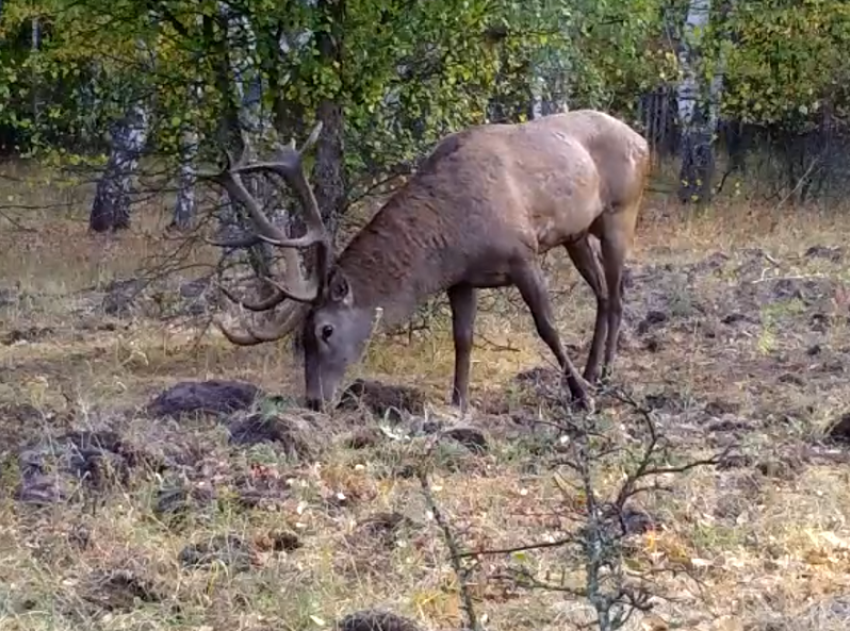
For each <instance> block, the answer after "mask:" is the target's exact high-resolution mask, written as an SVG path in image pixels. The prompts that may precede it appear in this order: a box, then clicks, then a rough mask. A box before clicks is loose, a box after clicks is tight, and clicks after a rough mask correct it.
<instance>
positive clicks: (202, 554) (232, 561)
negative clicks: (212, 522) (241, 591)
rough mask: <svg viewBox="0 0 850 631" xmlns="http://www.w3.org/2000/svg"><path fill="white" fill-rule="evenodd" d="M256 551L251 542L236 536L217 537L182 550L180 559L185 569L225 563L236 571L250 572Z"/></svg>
mask: <svg viewBox="0 0 850 631" xmlns="http://www.w3.org/2000/svg"><path fill="white" fill-rule="evenodd" d="M254 554H255V550H254V548H253V546H252V545H251V544H250V542H247V541H245V540H243V539H242V538H240V537H238V536H236V535H234V534H227V535H216V536H215V537H213V538H212V539H210V540H209V541H204V542H199V543H194V544H190V545H188V546H186V547H185V548H183V550H181V552H180V556H179V557H178V559H179V561H180V564H181V565H183V566H185V567H190V568H198V567H208V566H210V565H213V564H214V563H223V564H225V565H227V566H228V567H230V568H231V569H233V570H235V571H240V572H244V571H247V570H250V569H251V567H252V565H253V564H254Z"/></svg>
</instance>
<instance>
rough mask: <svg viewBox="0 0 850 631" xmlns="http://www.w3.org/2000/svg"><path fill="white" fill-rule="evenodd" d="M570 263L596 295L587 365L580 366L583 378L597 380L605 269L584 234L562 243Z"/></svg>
mask: <svg viewBox="0 0 850 631" xmlns="http://www.w3.org/2000/svg"><path fill="white" fill-rule="evenodd" d="M564 247H565V248H566V250H567V253H568V254H569V255H570V259H572V261H573V264H574V265H575V266H576V269H577V270H578V271H579V274H581V276H582V278H584V280H585V281H586V282H587V284H588V285H590V288H591V289H592V290H593V293H594V294H595V295H596V324H595V326H594V328H593V340H592V341H591V343H590V352H589V353H588V356H587V364H585V366H584V379H585V380H586V381H588V382H589V383H591V384H595V383H597V382H598V381H599V362H600V360H601V359H602V349H603V345H604V344H605V340H606V334H607V332H608V317H609V316H608V311H609V305H610V301H609V299H608V287H607V284H606V282H605V270H604V269H603V266H602V262H601V260H600V254H599V252H598V251H597V248H596V247H594V244H593V243H592V242H591V241H590V237H589V236H586V237H584V238H582V239H580V240H578V241H575V242H573V243H568V244H566V245H565V246H564Z"/></svg>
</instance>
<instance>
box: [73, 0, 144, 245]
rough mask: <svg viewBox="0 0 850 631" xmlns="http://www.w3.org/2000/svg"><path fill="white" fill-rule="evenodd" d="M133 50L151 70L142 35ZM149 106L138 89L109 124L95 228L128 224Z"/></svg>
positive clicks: (93, 219)
mask: <svg viewBox="0 0 850 631" xmlns="http://www.w3.org/2000/svg"><path fill="white" fill-rule="evenodd" d="M149 17H150V19H151V22H152V23H153V24H156V21H157V16H156V14H154V13H150V14H149ZM136 50H137V54H138V59H139V62H140V66H141V68H140V72H146V71H147V72H153V65H154V54H155V51H154V50H152V49H151V48H150V47H149V46H148V43H147V42H145V41H144V40H141V39H140V40H137V41H136ZM139 92H144V90H139ZM150 106H151V104H150V103H148V102H145V101H144V99H143V98H142V97H141V96H140V94H139V93H138V92H137V93H136V94H132V93H131V94H130V105H129V107H128V108H127V113H126V114H125V115H124V118H122V119H121V120H119V121H117V123H116V124H114V125H113V127H112V134H111V136H112V137H111V139H110V145H111V148H110V152H109V159H108V161H107V163H106V169H105V170H104V172H103V174H102V175H101V177H100V181H98V183H97V189H96V191H95V196H94V201H93V202H92V207H91V214H90V215H89V227H90V228H91V229H92V230H93V231H95V232H107V231H109V230H112V231H117V230H126V229H128V228H129V227H130V203H131V200H130V197H131V195H130V193H131V188H132V179H133V176H134V175H135V173H136V171H137V170H138V167H139V159H140V158H141V155H142V151H144V149H145V145H146V144H147V140H148V132H149V130H150V129H149V127H150V121H149V117H150V112H149V109H150Z"/></svg>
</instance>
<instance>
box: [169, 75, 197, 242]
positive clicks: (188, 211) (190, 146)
mask: <svg viewBox="0 0 850 631" xmlns="http://www.w3.org/2000/svg"><path fill="white" fill-rule="evenodd" d="M195 93H196V90H195V88H193V89H192V92H191V96H193V97H194V96H195ZM189 125H191V124H189ZM198 141H199V138H198V133H197V131H196V130H195V129H193V128H192V127H191V126H187V128H186V129H185V130H184V131H183V134H182V138H181V140H180V166H179V169H180V171H179V175H178V189H177V201H176V203H175V204H174V217H173V219H172V221H171V226H170V227H172V228H176V229H177V230H188V229H189V228H190V227H191V225H192V219H193V218H194V216H195V183H196V181H197V173H196V169H195V159H196V158H197V156H198Z"/></svg>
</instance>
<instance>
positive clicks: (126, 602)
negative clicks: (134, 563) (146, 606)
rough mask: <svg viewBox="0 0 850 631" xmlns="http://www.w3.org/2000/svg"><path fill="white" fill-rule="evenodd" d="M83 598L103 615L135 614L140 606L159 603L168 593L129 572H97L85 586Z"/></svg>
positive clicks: (143, 577)
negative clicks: (134, 610) (103, 613)
mask: <svg viewBox="0 0 850 631" xmlns="http://www.w3.org/2000/svg"><path fill="white" fill-rule="evenodd" d="M81 596H82V598H83V599H84V600H85V601H87V602H88V603H89V604H91V605H94V606H95V608H96V609H98V610H100V611H110V612H113V611H125V612H126V611H132V610H133V609H135V608H136V607H137V606H138V605H139V604H140V603H156V602H160V601H161V600H163V599H164V593H163V591H162V590H161V588H160V587H158V586H157V585H156V584H155V583H154V581H152V580H151V579H149V578H146V577H145V576H142V575H140V574H139V573H138V572H136V571H134V570H129V569H116V570H110V571H99V572H95V573H93V574H92V575H90V576H89V577H87V579H86V580H85V582H84V585H83V589H82V593H81Z"/></svg>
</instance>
